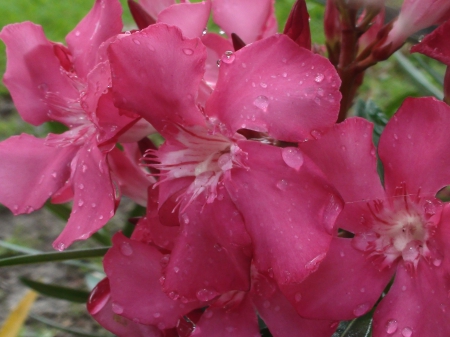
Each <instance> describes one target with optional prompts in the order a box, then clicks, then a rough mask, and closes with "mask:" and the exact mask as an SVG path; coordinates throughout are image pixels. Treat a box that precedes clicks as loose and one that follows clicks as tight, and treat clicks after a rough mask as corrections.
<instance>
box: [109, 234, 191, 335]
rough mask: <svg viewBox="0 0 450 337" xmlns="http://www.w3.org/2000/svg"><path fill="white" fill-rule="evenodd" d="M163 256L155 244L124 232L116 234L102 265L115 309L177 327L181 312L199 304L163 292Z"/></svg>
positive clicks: (160, 325) (142, 320)
mask: <svg viewBox="0 0 450 337" xmlns="http://www.w3.org/2000/svg"><path fill="white" fill-rule="evenodd" d="M162 258H163V254H162V253H161V252H159V251H158V250H157V249H156V248H155V247H154V246H150V245H147V244H144V243H141V242H138V241H134V240H130V239H127V238H126V237H125V236H123V235H122V234H121V233H117V234H116V235H115V236H114V237H113V247H112V248H111V249H110V250H109V251H108V253H106V255H105V257H104V260H103V265H104V268H105V272H106V274H107V275H108V278H109V280H110V285H111V298H112V300H113V303H112V305H113V311H114V312H115V313H118V314H120V315H122V316H124V317H127V318H129V319H135V320H136V319H137V320H139V322H140V323H141V324H148V325H156V326H158V328H160V329H165V328H172V327H175V325H176V323H177V321H178V319H179V318H180V317H181V316H182V315H185V314H187V313H188V312H189V311H191V310H192V309H194V308H195V307H196V306H198V305H199V304H198V303H186V304H185V303H182V302H181V301H174V300H172V299H170V298H169V297H168V296H167V295H166V294H165V293H163V292H162V289H161V284H160V281H159V279H160V277H161V276H162V274H161V264H160V263H161V259H162Z"/></svg>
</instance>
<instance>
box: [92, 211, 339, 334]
mask: <svg viewBox="0 0 450 337" xmlns="http://www.w3.org/2000/svg"><path fill="white" fill-rule="evenodd" d="M154 206H156V205H153V207H152V208H154ZM155 215H156V214H155V213H154V214H153V217H152V214H151V212H150V213H149V214H148V215H147V216H148V218H146V219H142V220H141V221H140V222H139V224H138V226H137V228H136V231H135V232H134V233H133V237H132V239H127V238H125V237H124V236H123V235H122V234H116V236H115V237H114V238H113V241H114V245H113V247H112V248H111V249H110V250H109V252H108V253H107V254H106V256H105V259H104V266H105V271H106V273H107V275H108V278H109V280H108V279H106V280H104V281H102V282H100V283H99V285H98V286H97V287H96V289H94V291H93V292H92V294H91V298H90V301H89V303H88V309H89V311H90V313H91V315H93V317H94V318H95V319H96V320H97V321H98V322H99V323H100V324H102V326H104V327H105V328H106V329H108V330H110V331H111V332H113V333H115V334H116V335H118V336H119V337H121V336H130V334H131V333H132V332H133V333H136V332H135V331H138V329H139V331H144V330H145V331H152V333H153V334H150V336H160V334H161V336H162V335H166V334H169V335H170V336H172V334H173V336H180V337H188V336H208V337H213V336H222V335H223V333H224V332H226V333H232V332H234V333H238V334H239V335H240V336H257V335H259V328H258V323H257V317H256V314H255V309H256V310H257V311H258V313H259V315H260V316H261V317H262V319H264V321H265V322H266V324H267V325H268V327H269V329H270V331H271V333H272V334H273V336H275V337H282V336H288V335H296V336H297V335H298V336H305V337H306V336H311V335H312V334H314V336H318V337H320V336H323V337H327V336H330V335H331V334H332V333H333V331H334V330H335V329H336V327H337V324H334V323H333V322H331V321H319V320H307V319H303V318H301V317H299V316H298V314H297V313H296V312H295V310H294V308H293V307H292V306H291V305H290V304H289V302H288V301H287V300H286V299H285V298H284V297H283V295H282V294H281V292H280V291H279V290H278V288H277V286H276V284H275V283H274V281H273V280H270V279H269V278H268V277H265V276H263V275H261V274H259V273H258V272H257V271H256V270H255V268H254V267H253V268H252V272H251V280H252V281H251V289H250V290H246V291H236V290H234V291H228V292H226V293H224V294H219V293H216V294H214V295H213V296H212V297H211V296H210V294H209V292H208V291H207V290H206V289H203V290H202V291H201V292H200V294H201V297H204V298H205V300H204V301H200V300H197V301H194V302H188V301H187V299H186V298H184V297H182V296H179V294H174V293H166V294H164V293H163V292H162V290H161V284H162V285H164V279H165V277H164V276H163V275H164V273H163V270H164V269H167V268H171V267H170V262H169V261H170V260H171V259H172V257H173V251H172V252H171V251H170V249H171V248H172V247H173V244H174V240H176V236H177V235H180V234H181V232H180V231H178V229H177V228H175V227H168V226H162V225H161V224H160V223H159V222H158V220H157V218H155V217H154V216H155ZM181 235H182V234H181ZM169 242H171V243H169ZM161 243H163V246H160V244H161ZM161 250H162V251H163V252H161ZM224 250H225V249H224ZM217 257H218V256H212V258H213V259H214V263H213V265H210V266H209V268H213V269H218V268H226V267H228V266H224V265H222V263H223V262H224V261H223V259H221V258H217ZM201 260H202V259H196V260H195V261H192V263H194V264H196V263H202V261H201ZM248 260H250V256H249V257H248ZM247 272H249V270H248V271H247ZM178 273H179V274H180V277H182V273H183V271H182V268H179V270H178ZM248 276H250V275H248ZM187 281H188V282H201V280H194V281H193V280H190V279H189V280H187ZM206 298H209V299H206ZM205 307H207V309H206V311H204V310H203V311H200V312H198V309H200V308H205ZM196 308H198V309H196ZM196 312H198V313H197V314H195V313H196ZM186 318H187V319H186ZM121 322H122V323H123V324H118V323H121ZM125 323H127V324H125ZM153 329H157V331H159V332H160V334H157V333H156V332H154V330H153ZM169 332H170V333H172V334H170V333H169ZM299 333H300V334H299ZM141 335H142V332H140V333H138V334H136V336H141ZM133 336H135V335H133ZM143 336H146V335H145V334H144V335H143Z"/></svg>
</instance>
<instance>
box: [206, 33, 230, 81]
mask: <svg viewBox="0 0 450 337" xmlns="http://www.w3.org/2000/svg"><path fill="white" fill-rule="evenodd" d="M202 42H203V44H204V45H205V46H206V50H207V52H208V57H207V59H206V65H205V75H204V76H203V78H204V80H205V81H206V83H207V84H208V85H209V86H210V87H211V88H214V87H215V86H216V82H217V78H218V77H219V67H218V66H217V60H219V59H220V58H221V57H222V55H223V54H224V53H225V52H226V51H232V50H233V45H232V44H231V42H230V41H228V40H226V39H225V38H223V37H222V36H220V35H217V34H206V35H204V36H202Z"/></svg>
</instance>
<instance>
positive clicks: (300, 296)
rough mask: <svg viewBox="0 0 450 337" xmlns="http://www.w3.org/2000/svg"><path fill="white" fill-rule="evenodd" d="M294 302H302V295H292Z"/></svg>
mask: <svg viewBox="0 0 450 337" xmlns="http://www.w3.org/2000/svg"><path fill="white" fill-rule="evenodd" d="M294 299H295V302H300V301H301V300H302V294H300V293H296V294H295V295H294Z"/></svg>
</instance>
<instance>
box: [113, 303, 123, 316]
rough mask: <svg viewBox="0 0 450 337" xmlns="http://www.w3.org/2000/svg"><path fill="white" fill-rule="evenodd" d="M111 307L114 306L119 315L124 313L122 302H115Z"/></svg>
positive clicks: (114, 310)
mask: <svg viewBox="0 0 450 337" xmlns="http://www.w3.org/2000/svg"><path fill="white" fill-rule="evenodd" d="M111 307H112V311H113V312H114V313H116V314H118V315H120V314H122V313H123V307H122V306H121V305H120V304H118V303H117V302H113V303H112V305H111Z"/></svg>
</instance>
